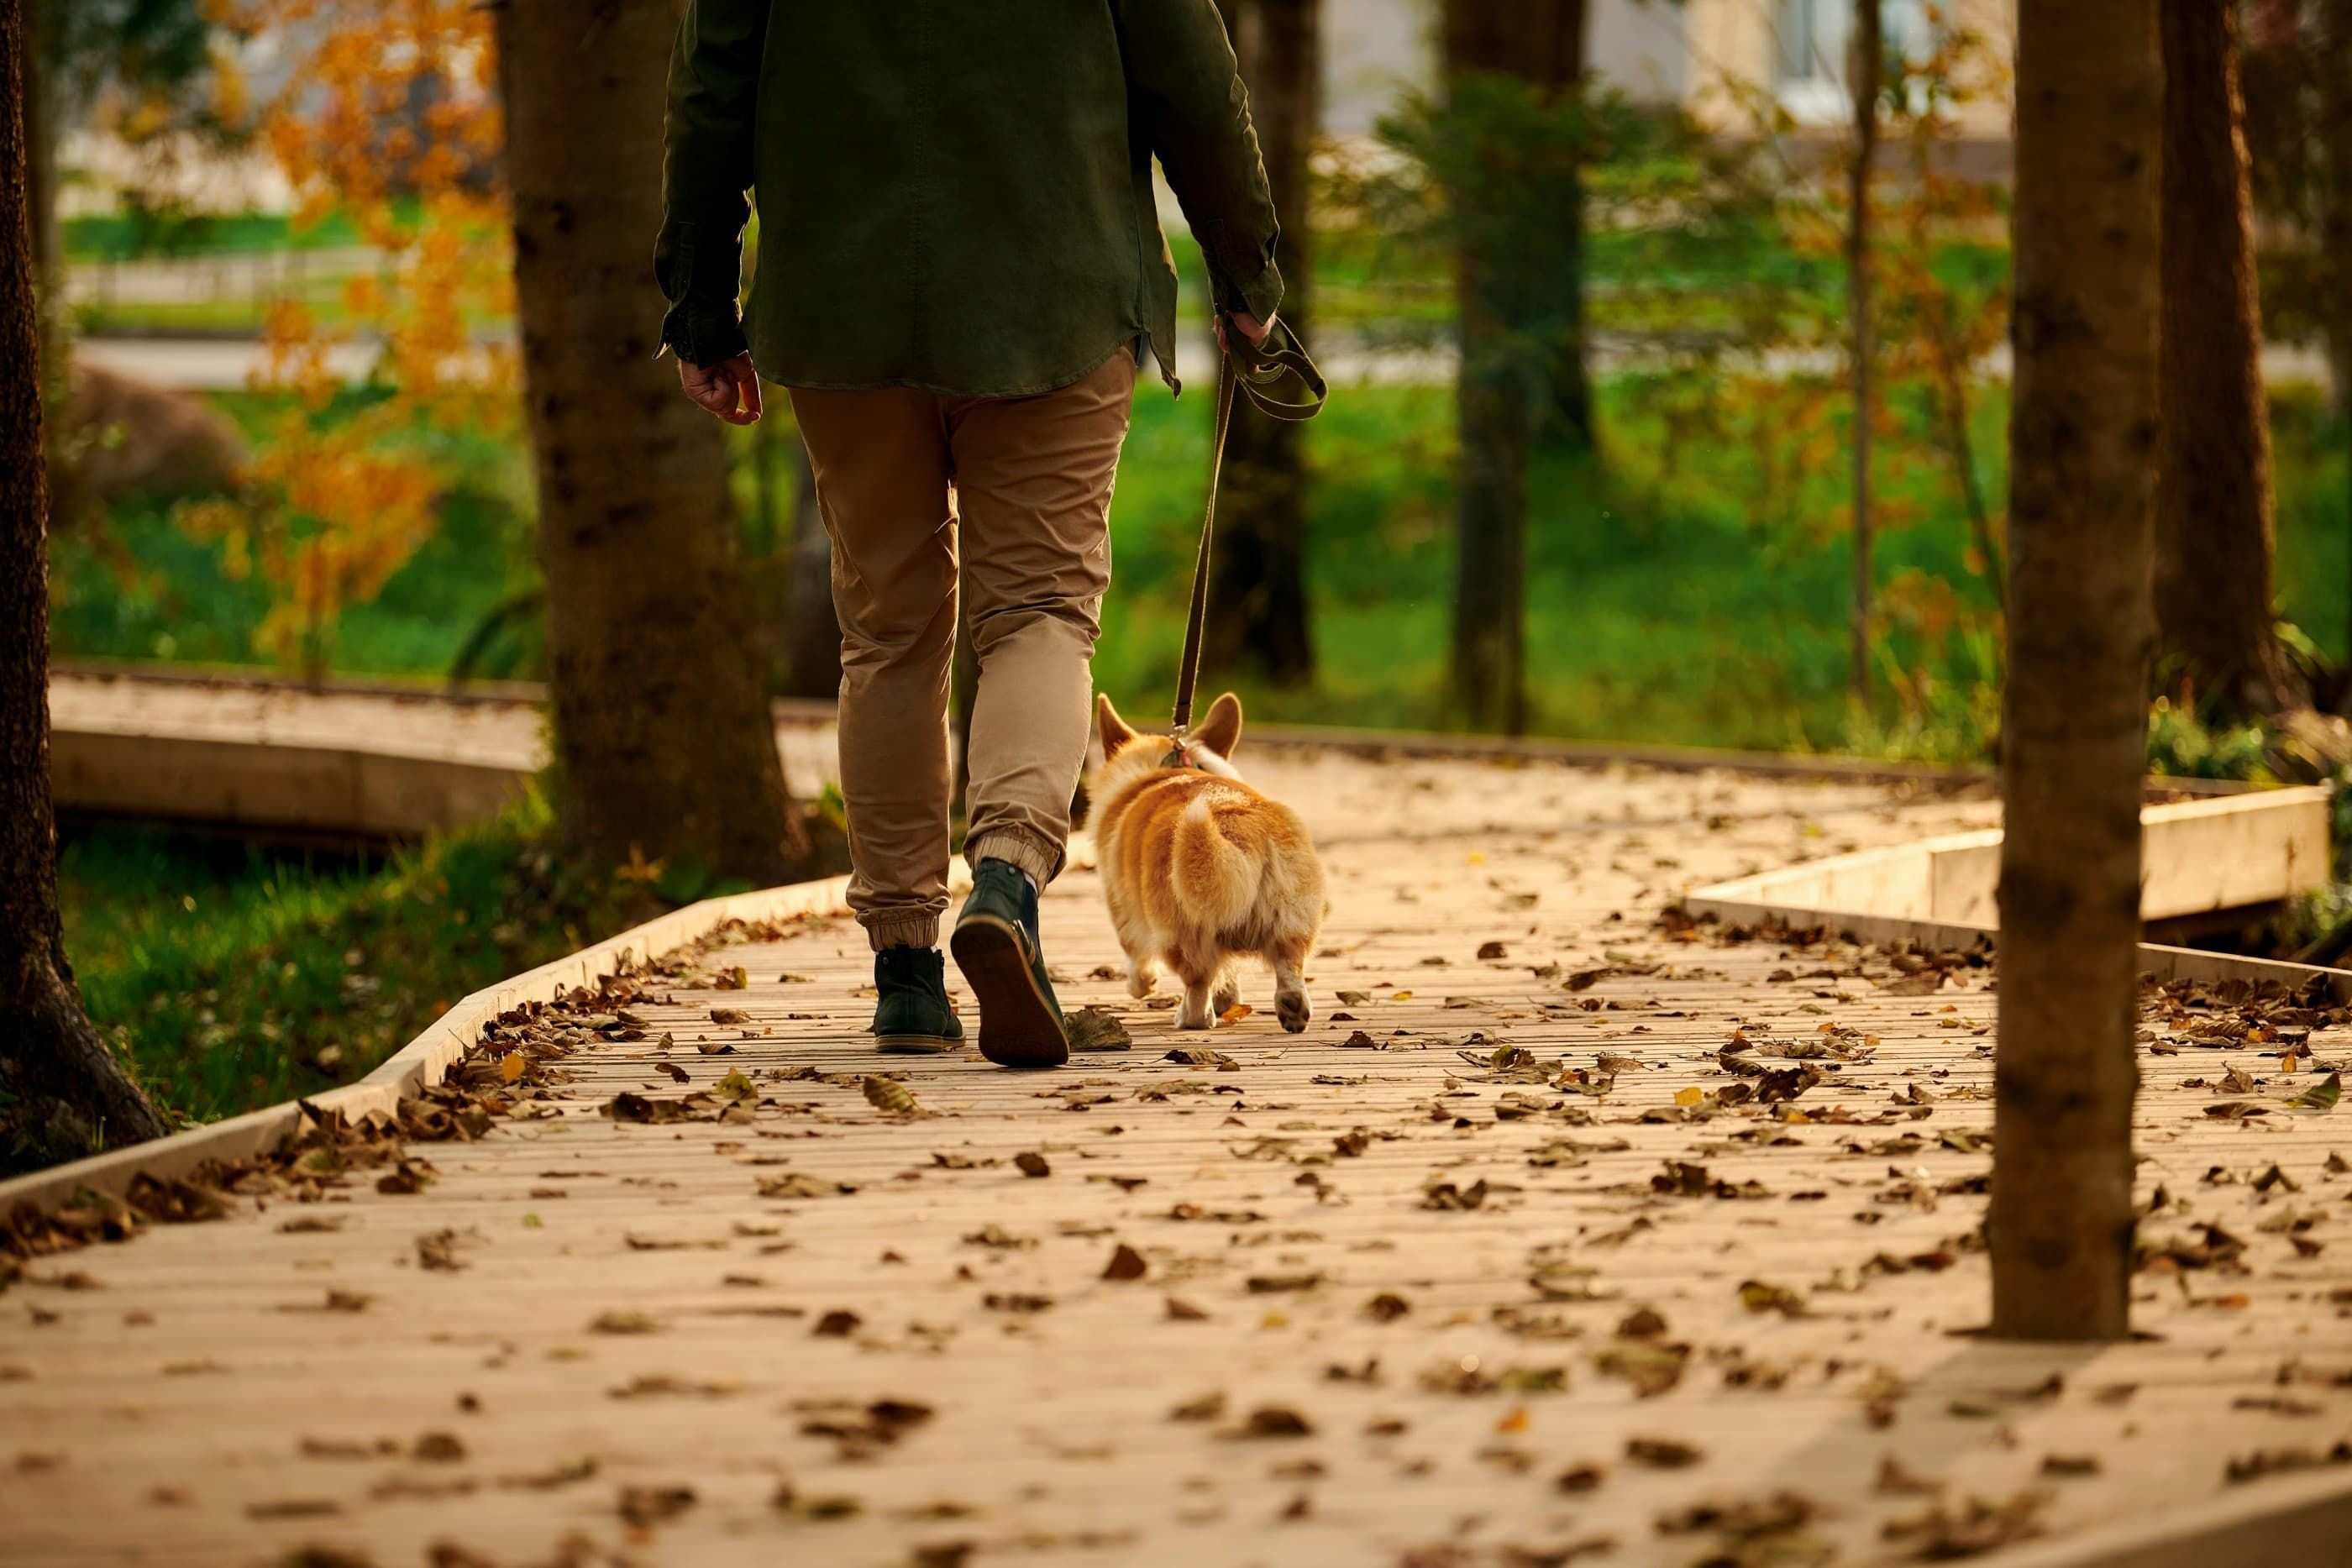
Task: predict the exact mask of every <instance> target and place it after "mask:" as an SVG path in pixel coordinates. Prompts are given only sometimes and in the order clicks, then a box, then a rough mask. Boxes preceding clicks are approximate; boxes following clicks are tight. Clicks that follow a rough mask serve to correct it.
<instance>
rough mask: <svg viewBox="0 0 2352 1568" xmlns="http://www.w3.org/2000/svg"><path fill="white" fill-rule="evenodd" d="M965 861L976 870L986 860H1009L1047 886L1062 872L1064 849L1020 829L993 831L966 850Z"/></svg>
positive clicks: (975, 840)
mask: <svg viewBox="0 0 2352 1568" xmlns="http://www.w3.org/2000/svg"><path fill="white" fill-rule="evenodd" d="M963 858H964V859H965V860H967V861H969V862H971V868H972V870H974V871H978V870H979V869H980V862H982V861H1005V862H1010V863H1012V864H1013V865H1017V866H1019V867H1020V868H1021V869H1022V870H1023V871H1025V872H1027V873H1029V874H1030V875H1031V876H1032V877H1034V878H1035V879H1036V883H1037V885H1038V886H1039V887H1041V888H1042V887H1044V886H1045V884H1046V883H1049V882H1052V881H1053V880H1054V878H1055V876H1056V875H1057V874H1059V873H1060V872H1061V869H1062V846H1061V845H1059V844H1049V843H1047V842H1045V841H1044V840H1042V839H1039V838H1037V837H1035V836H1034V834H1030V833H1026V832H1024V831H1021V830H1020V829H1018V828H992V829H990V830H989V831H987V832H985V833H983V834H982V835H981V836H980V837H978V838H976V839H973V840H971V841H970V842H968V843H966V844H965V845H964V847H963Z"/></svg>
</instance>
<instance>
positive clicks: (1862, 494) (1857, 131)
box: [1845, 0, 1886, 704]
mask: <svg viewBox="0 0 2352 1568" xmlns="http://www.w3.org/2000/svg"><path fill="white" fill-rule="evenodd" d="M1885 63H1886V45H1885V38H1884V37H1883V36H1882V35H1881V32H1880V28H1879V16H1878V0H1854V5H1853V48H1852V50H1851V51H1850V54H1849V58H1848V61H1847V65H1846V75H1847V77H1848V78H1849V79H1850V81H1851V82H1852V84H1853V166H1852V167H1851V168H1850V169H1849V170H1848V171H1847V174H1846V214H1847V215H1846V229H1845V275H1846V325H1847V330H1848V331H1849V332H1850V333H1851V334H1852V336H1853V695H1854V699H1855V700H1856V701H1858V702H1862V703H1865V704H1866V703H1868V702H1869V701H1870V603H1871V589H1872V570H1871V561H1870V547H1871V531H1872V518H1871V497H1870V442H1871V434H1872V431H1871V419H1872V416H1873V414H1874V413H1875V411H1876V409H1877V400H1876V398H1875V397H1874V395H1873V392H1872V391H1871V372H1872V370H1873V368H1874V367H1873V361H1874V358H1875V356H1876V344H1875V334H1874V331H1873V329H1872V324H1871V318H1870V239H1871V236H1870V174H1871V168H1872V165H1873V164H1874V162H1876V161H1877V158H1878V95H1879V91H1880V88H1881V73H1882V71H1883V70H1884V68H1885Z"/></svg>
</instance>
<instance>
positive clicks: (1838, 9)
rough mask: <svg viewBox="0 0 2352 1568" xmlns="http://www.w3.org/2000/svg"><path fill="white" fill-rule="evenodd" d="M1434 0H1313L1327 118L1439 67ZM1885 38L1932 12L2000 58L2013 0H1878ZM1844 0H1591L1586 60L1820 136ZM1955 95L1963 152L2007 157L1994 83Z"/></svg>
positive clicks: (1331, 122)
mask: <svg viewBox="0 0 2352 1568" xmlns="http://www.w3.org/2000/svg"><path fill="white" fill-rule="evenodd" d="M1437 13H1438V4H1437V0H1324V11H1323V16H1324V94H1325V103H1324V125H1325V128H1326V130H1328V131H1330V132H1331V133H1332V134H1334V135H1339V136H1357V135H1364V134H1367V133H1369V132H1370V131H1371V130H1372V127H1373V124H1374V122H1375V121H1376V120H1378V119H1379V118H1380V116H1381V114H1383V113H1384V112H1386V111H1387V110H1388V108H1389V106H1390V105H1391V103H1392V102H1393V101H1394V100H1395V97H1396V93H1397V91H1398V89H1400V88H1403V87H1421V88H1426V87H1428V86H1430V85H1432V84H1433V82H1434V81H1435V79H1436V74H1437V47H1436V36H1437V34H1436V29H1437ZM1880 15H1881V16H1882V17H1883V23H1882V26H1883V27H1884V29H1885V36H1886V41H1887V44H1888V46H1889V47H1895V48H1900V49H1903V50H1904V51H1905V52H1906V54H1909V55H1912V56H1914V57H1924V56H1925V55H1926V54H1927V52H1928V51H1929V50H1930V49H1931V48H1932V47H1933V37H1932V32H1931V29H1932V28H1933V27H1934V26H1937V23H1938V21H1941V22H1942V23H1943V24H1945V25H1947V26H1962V27H1968V28H1970V29H1973V30H1975V31H1977V32H1979V33H1981V34H1983V35H1984V36H1985V37H1987V38H1988V40H1989V41H1990V44H1991V45H1992V53H1993V54H1994V55H1995V56H1997V57H1999V58H2000V60H2002V61H2003V62H2004V63H2005V62H2006V61H2007V60H2008V59H2009V57H2010V56H2011V46H2012V45H2013V43H2014V39H2015V35H2016V25H2017V24H2016V18H2017V5H2016V0H1944V3H1943V4H1940V5H1935V4H1929V3H1928V0H1881V12H1880ZM1585 28H1586V32H1585V41H1586V57H1587V59H1588V62H1589V63H1590V65H1591V69H1592V70H1593V72H1594V73H1595V74H1597V75H1598V76H1599V77H1601V78H1602V79H1603V80H1606V81H1608V82H1611V83H1612V84H1614V85H1615V86H1617V87H1619V88H1622V89H1624V90H1625V91H1626V92H1628V93H1631V94H1633V96H1634V97H1636V98H1642V99H1651V100H1654V101H1679V102H1683V103H1686V104H1688V105H1690V106H1691V107H1692V108H1693V109H1694V110H1696V111H1697V112H1699V113H1700V114H1702V115H1704V116H1706V118H1707V119H1708V120H1711V121H1713V122H1715V123H1717V124H1718V125H1721V126H1722V127H1723V128H1724V129H1725V130H1726V131H1738V130H1741V129H1744V128H1746V127H1748V126H1750V125H1752V124H1753V123H1754V122H1755V116H1754V114H1753V112H1752V109H1751V108H1749V107H1747V106H1748V105H1751V104H1752V103H1753V102H1754V101H1756V99H1758V98H1759V96H1760V98H1761V99H1763V100H1765V101H1769V102H1772V103H1777V104H1778V105H1779V107H1780V109H1782V110H1785V111H1786V112H1787V114H1788V115H1789V117H1790V119H1791V120H1793V121H1794V122H1795V124H1796V125H1797V127H1798V131H1797V132H1796V139H1797V140H1798V141H1808V140H1821V141H1826V140H1827V139H1828V138H1831V137H1833V136H1835V135H1836V134H1837V133H1838V131H1839V129H1840V127H1842V125H1843V123H1844V122H1845V121H1846V120H1848V119H1849V118H1850V117H1851V116H1852V113H1853V110H1852V107H1851V105H1850V103H1849V101H1848V99H1847V97H1846V85H1845V77H1846V45H1847V40H1848V38H1849V37H1851V34H1852V28H1853V0H1589V8H1588V10H1587V12H1586V22H1585ZM1989 85H1991V86H1992V87H1993V90H1990V91H1988V92H1987V93H1986V94H1985V95H1984V96H1982V97H1981V98H1979V99H1974V100H1971V101H1969V102H1966V103H1963V104H1962V105H1961V106H1960V108H1959V110H1958V116H1957V118H1958V120H1959V122H1960V140H1961V141H1963V142H1964V143H1966V144H1968V153H1969V156H1970V157H1971V159H1972V161H1978V162H1987V163H1990V165H1992V166H1995V167H2006V165H2007V162H2008V157H2009V138H2010V102H2009V98H2008V94H2007V92H2006V90H2005V89H2000V88H1999V86H1998V84H1989Z"/></svg>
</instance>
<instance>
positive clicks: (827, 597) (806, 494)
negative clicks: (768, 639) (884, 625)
mask: <svg viewBox="0 0 2352 1568" xmlns="http://www.w3.org/2000/svg"><path fill="white" fill-rule="evenodd" d="M763 423H764V422H763ZM782 445H784V446H786V447H787V448H788V450H789V451H790V453H791V464H792V475H793V521H792V530H793V531H792V559H791V561H790V562H789V570H787V571H786V572H785V575H784V640H783V659H782V664H783V667H784V691H785V693H786V695H791V696H796V697H835V696H838V695H841V618H840V616H839V615H837V614H836V613H835V611H834V608H833V539H832V537H831V536H830V535H828V534H827V533H826V532H825V531H824V513H822V512H820V511H818V510H817V501H816V471H815V470H814V468H812V467H811V466H810V465H809V455H808V448H807V447H806V446H803V445H802V444H801V443H800V442H799V441H798V440H797V439H795V440H793V441H791V442H787V443H782Z"/></svg>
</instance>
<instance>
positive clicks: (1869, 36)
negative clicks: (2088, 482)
mask: <svg viewBox="0 0 2352 1568" xmlns="http://www.w3.org/2000/svg"><path fill="white" fill-rule="evenodd" d="M1885 63H1886V44H1885V37H1884V34H1883V32H1882V30H1881V28H1880V26H1879V15H1878V0H1854V5H1853V50H1852V54H1851V57H1850V59H1849V61H1848V64H1847V68H1846V69H1847V75H1848V77H1849V78H1851V80H1852V85H1853V166H1852V167H1851V168H1850V169H1849V170H1848V171H1847V176H1846V230H1845V276H1846V329H1847V332H1848V334H1849V335H1850V336H1851V337H1852V338H1853V695H1854V697H1855V698H1856V700H1858V701H1861V702H1864V703H1866V702H1868V701H1869V700H1870V604H1871V597H1872V592H1871V591H1872V569H1871V550H1870V547H1871V533H1872V517H1871V496H1870V442H1871V434H1872V432H1871V415H1872V413H1873V411H1874V408H1875V407H1876V400H1875V398H1874V394H1873V392H1872V390H1871V380H1872V371H1873V361H1874V357H1875V353H1876V341H1875V336H1874V332H1873V330H1872V326H1871V318H1870V172H1871V166H1872V164H1873V163H1874V162H1876V160H1877V157H1878V94H1879V90H1880V88H1881V85H1882V83H1881V76H1882V73H1883V71H1884V70H1885ZM1963 450H1964V451H1965V448H1964V449H1963Z"/></svg>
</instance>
